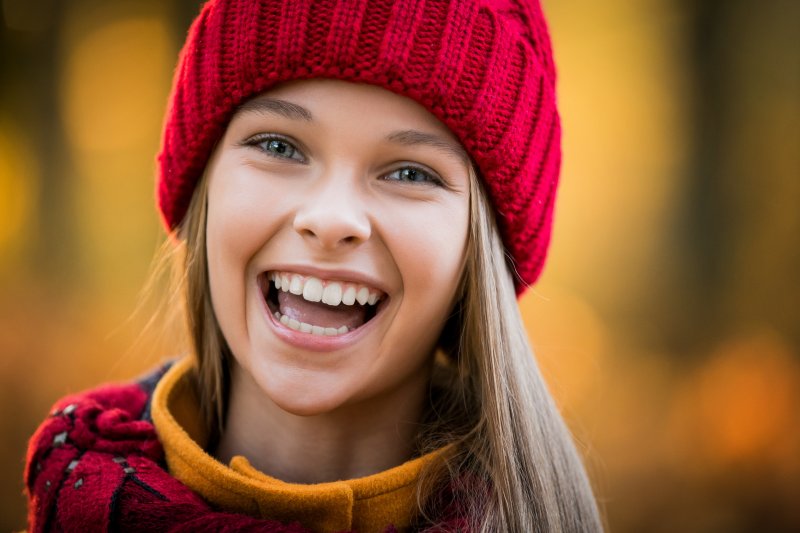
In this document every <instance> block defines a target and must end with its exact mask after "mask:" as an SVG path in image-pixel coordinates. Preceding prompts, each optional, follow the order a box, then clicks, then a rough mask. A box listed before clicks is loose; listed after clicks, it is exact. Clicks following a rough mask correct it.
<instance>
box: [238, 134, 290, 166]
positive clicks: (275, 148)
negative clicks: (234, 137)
mask: <svg viewBox="0 0 800 533" xmlns="http://www.w3.org/2000/svg"><path fill="white" fill-rule="evenodd" d="M245 144H247V145H249V146H253V147H255V148H257V149H259V150H261V151H262V152H264V153H265V154H267V155H269V156H271V157H276V158H278V159H293V160H295V161H305V157H303V154H302V153H301V152H300V150H298V149H297V148H295V146H294V145H293V144H292V143H291V142H289V141H288V140H287V139H284V138H283V137H278V136H275V135H263V134H262V135H256V136H255V137H252V138H250V139H248V140H247V141H246V142H245Z"/></svg>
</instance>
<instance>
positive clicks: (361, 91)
mask: <svg viewBox="0 0 800 533" xmlns="http://www.w3.org/2000/svg"><path fill="white" fill-rule="evenodd" d="M468 164H469V163H468V159H467V156H466V154H465V152H464V151H463V149H462V148H461V146H460V144H459V142H458V141H457V140H456V138H455V137H454V136H453V135H452V134H451V133H450V131H449V130H448V129H447V128H446V127H445V126H444V125H443V124H441V123H440V122H439V121H438V120H437V119H436V118H435V117H434V116H433V115H431V114H430V113H429V112H428V111H426V110H425V109H424V108H423V107H421V106H420V105H419V104H417V103H416V102H414V101H412V100H410V99H407V98H404V97H401V96H398V95H396V94H393V93H390V92H388V91H386V90H383V89H380V88H377V87H373V86H369V85H359V84H352V83H346V82H341V81H333V80H311V81H301V82H293V83H290V84H285V85H282V86H279V87H278V88H276V89H274V90H271V91H269V92H266V93H264V94H262V95H260V96H259V97H257V98H254V99H253V100H250V101H249V102H247V103H246V104H244V105H243V106H242V107H241V108H240V109H239V110H238V111H237V113H236V115H235V116H234V118H233V119H232V120H231V122H230V124H229V126H228V129H227V131H226V133H225V135H224V137H223V138H222V140H221V141H220V143H219V144H218V146H217V148H216V149H215V152H214V154H213V155H212V158H211V160H210V162H209V167H208V169H207V170H208V179H209V180H210V181H209V185H208V186H209V190H208V219H207V249H208V274H209V283H210V289H211V299H212V302H213V307H214V311H215V314H216V317H217V320H218V322H219V325H220V327H221V329H222V333H223V335H224V336H225V339H226V340H227V342H228V345H229V346H230V348H231V351H232V352H233V355H234V358H235V364H234V368H233V369H232V371H233V372H234V378H236V377H237V376H236V373H237V372H242V373H244V376H245V379H247V380H248V381H249V382H251V383H254V384H255V385H256V386H257V390H258V389H260V391H261V392H263V393H264V394H266V396H267V397H268V398H269V399H270V400H271V401H272V402H274V403H275V404H276V405H277V406H279V407H280V408H282V409H284V410H286V411H288V412H291V413H295V414H301V415H310V414H321V413H326V412H331V411H333V410H334V409H336V408H338V407H342V406H345V405H355V404H357V403H358V402H362V401H364V400H368V399H370V398H376V397H378V396H380V395H386V394H389V395H391V394H398V393H399V394H400V395H401V397H402V395H403V391H415V390H416V391H419V390H421V387H424V384H425V382H426V379H427V376H428V372H429V369H430V362H431V360H432V353H433V350H434V348H435V345H436V341H437V339H438V336H439V334H440V331H441V329H442V327H443V325H444V322H445V320H446V318H447V316H448V313H449V312H450V310H451V308H452V305H453V302H454V297H455V294H456V289H457V286H458V283H459V279H460V278H461V274H462V271H463V266H464V260H465V257H464V256H465V249H466V242H467V231H468V224H469V174H468ZM238 377H240V378H241V377H242V376H241V375H240V376H238ZM409 393H413V392H409Z"/></svg>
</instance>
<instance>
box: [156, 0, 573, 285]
mask: <svg viewBox="0 0 800 533" xmlns="http://www.w3.org/2000/svg"><path fill="white" fill-rule="evenodd" d="M308 78H332V79H339V80H346V81H353V82H360V83H369V84H373V85H377V86H380V87H383V88H385V89H388V90H390V91H392V92H395V93H397V94H400V95H404V96H407V97H409V98H412V99H414V100H416V101H417V102H418V103H420V104H421V105H422V106H424V107H425V108H426V109H427V110H428V111H430V112H431V113H432V114H433V115H435V116H436V117H437V118H438V119H439V120H441V121H442V122H443V123H444V124H446V125H447V126H448V127H449V128H450V130H452V131H453V133H454V134H455V135H456V136H457V137H458V139H459V140H460V141H461V143H462V144H463V146H464V148H465V149H466V150H467V152H468V153H469V155H470V157H471V158H472V160H473V162H474V163H475V165H476V167H477V169H478V172H479V174H480V176H481V177H482V179H483V182H484V184H485V188H486V190H487V192H488V194H489V196H490V199H491V202H492V205H493V206H494V208H495V215H496V219H497V222H498V226H499V228H500V231H501V235H502V237H503V242H504V244H505V247H506V249H507V251H508V252H509V255H510V257H511V259H512V260H513V268H514V269H515V271H516V274H517V276H518V277H517V278H515V284H516V287H517V292H518V293H521V292H522V291H523V290H524V288H525V287H526V286H527V285H529V284H532V283H533V282H534V281H535V280H536V279H537V278H538V277H539V274H540V272H541V270H542V267H543V265H544V260H545V256H546V254H547V247H548V244H549V241H550V233H551V224H552V213H553V203H554V200H555V192H556V187H557V183H558V174H559V169H560V165H561V127H560V121H559V117H558V112H557V109H556V96H555V68H554V64H553V57H552V51H551V45H550V38H549V35H548V31H547V26H546V23H545V20H544V17H543V14H542V11H541V7H540V5H539V3H538V2H537V1H535V0H531V1H527V2H525V1H513V0H506V1H499V0H284V1H279V0H211V1H209V2H208V3H207V4H205V6H204V7H203V9H202V11H201V13H200V15H199V16H198V18H197V19H196V20H195V21H194V23H193V25H192V27H191V29H190V30H189V35H188V38H187V40H186V44H185V45H184V48H183V50H182V51H181V56H180V62H179V64H178V68H177V70H176V72H175V78H174V82H173V88H172V93H171V95H170V101H169V107H168V110H167V115H166V119H165V123H164V134H163V140H162V147H161V152H160V154H159V156H158V178H157V195H158V202H159V207H160V209H161V214H162V216H163V220H164V222H165V224H166V226H167V227H168V228H169V229H175V228H176V227H177V226H178V225H179V224H180V222H181V220H182V219H183V217H184V215H185V214H186V210H187V208H188V206H189V202H190V200H191V196H192V193H193V192H194V189H195V186H196V184H197V182H198V180H199V179H200V176H201V175H202V173H203V171H204V168H205V166H206V164H207V162H208V159H209V157H210V155H211V152H212V150H213V148H214V146H215V144H216V143H217V141H218V140H219V139H220V138H221V137H222V135H223V134H224V132H225V129H226V127H227V124H228V122H229V121H230V119H231V117H232V115H233V113H234V112H235V111H236V109H237V107H238V106H239V105H241V104H242V103H244V102H245V101H247V100H248V99H250V98H252V97H254V96H256V95H258V94H260V93H262V92H264V91H266V90H268V89H270V88H271V87H273V86H274V85H276V84H278V83H280V82H284V81H288V80H299V79H308Z"/></svg>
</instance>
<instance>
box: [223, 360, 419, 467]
mask: <svg viewBox="0 0 800 533" xmlns="http://www.w3.org/2000/svg"><path fill="white" fill-rule="evenodd" d="M233 366H234V368H232V372H231V388H230V390H231V395H230V398H229V399H228V410H227V417H226V423H225V430H224V431H223V433H222V435H221V438H220V441H219V445H218V447H217V449H216V451H215V452H214V455H215V456H216V457H217V459H219V460H220V461H222V462H223V463H224V464H228V463H229V462H230V460H231V459H232V458H233V457H234V456H237V455H243V456H245V457H246V458H247V459H248V461H249V462H250V463H251V464H252V465H253V466H254V467H255V468H257V469H258V470H260V471H262V472H264V473H265V474H268V475H270V476H272V477H275V478H277V479H280V480H282V481H285V482H289V483H324V482H329V481H337V480H344V479H354V478H358V477H363V476H367V475H370V474H374V473H377V472H381V471H383V470H386V469H388V468H391V467H394V466H397V465H399V464H402V463H403V462H405V461H406V460H408V459H410V458H411V456H412V454H413V451H414V449H413V441H414V437H415V435H416V434H417V431H418V429H419V426H418V423H419V421H420V419H421V415H422V410H423V405H424V399H425V391H426V390H427V383H428V378H429V376H428V374H429V372H426V373H425V375H424V376H420V378H419V379H416V380H415V382H414V383H413V386H409V385H408V384H405V386H404V387H399V388H398V390H396V391H389V392H387V393H384V394H383V395H381V396H380V397H371V398H369V400H366V401H362V402H358V403H354V404H349V405H345V406H341V407H338V408H336V409H335V410H333V411H328V412H325V413H321V414H316V415H311V416H300V415H295V414H292V413H290V412H287V411H285V410H283V409H281V408H280V407H279V406H278V405H276V404H275V403H274V402H273V401H272V400H271V399H270V398H269V397H268V396H267V394H266V393H265V392H264V391H263V390H261V389H260V388H259V386H258V384H257V383H255V382H254V381H253V380H252V378H251V377H250V375H249V374H248V373H247V372H246V371H243V370H242V369H241V368H238V365H235V364H234V365H233Z"/></svg>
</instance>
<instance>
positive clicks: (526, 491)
mask: <svg viewBox="0 0 800 533" xmlns="http://www.w3.org/2000/svg"><path fill="white" fill-rule="evenodd" d="M554 83H555V70H554V66H553V62H552V55H551V50H550V44H549V37H548V34H547V30H546V26H545V22H544V19H543V16H542V13H541V9H540V7H539V6H538V4H536V3H535V2H533V3H524V2H515V1H509V2H500V1H497V0H494V1H490V0H450V1H445V0H442V1H436V0H429V1H414V0H404V1H369V2H367V1H365V0H360V1H349V0H348V1H341V0H340V1H333V0H330V1H329V0H324V1H315V2H311V1H300V0H291V1H284V2H278V1H266V0H264V1H255V0H212V1H210V2H208V3H207V4H206V5H205V7H204V8H203V10H202V12H201V13H200V16H199V17H198V19H197V20H196V21H195V23H194V25H193V26H192V28H191V30H190V33H189V36H188V40H187V42H186V45H185V47H184V49H183V52H182V55H181V59H180V64H179V67H178V70H177V72H176V76H175V83H174V87H173V91H172V95H171V98H170V105H169V110H168V112H167V118H166V121H165V130H164V138H163V145H162V151H161V154H160V156H159V177H158V197H159V206H160V209H161V213H162V215H163V218H164V221H165V223H166V225H167V227H168V228H169V229H170V230H171V236H172V237H173V240H174V245H175V246H178V247H180V248H181V250H182V252H183V253H182V262H181V265H180V267H181V269H182V270H181V271H182V283H183V294H184V299H185V302H184V303H185V311H186V319H187V324H188V328H189V331H190V338H191V340H192V344H193V345H192V350H191V355H190V356H186V357H185V358H183V359H180V360H178V361H176V362H172V363H168V364H167V365H165V366H164V367H163V368H161V369H160V370H158V371H157V372H155V373H154V374H152V375H151V376H148V377H147V378H144V379H142V380H140V381H139V382H136V383H133V384H130V385H122V386H120V385H116V386H106V387H102V388H98V389H96V390H93V391H90V392H86V393H83V394H79V395H75V396H72V397H69V398H65V399H63V400H62V401H60V402H58V403H57V404H56V408H55V410H54V411H53V413H52V415H51V416H50V418H49V419H48V420H47V421H46V422H45V423H44V424H43V425H42V426H41V427H40V429H39V430H38V431H37V433H36V435H34V437H33V439H32V441H31V445H30V450H29V455H28V465H27V468H26V472H25V477H26V484H27V489H28V494H29V520H30V529H31V530H32V531H45V530H48V531H49V530H65V531H100V530H111V529H122V530H125V529H132V530H142V531H149V530H153V531H238V530H245V531H272V532H275V531H323V532H334V531H359V532H379V531H407V530H425V531H487V532H488V531H515V532H516V531H519V532H528V531H599V530H600V529H601V526H600V520H599V517H598V512H597V509H596V505H595V502H594V498H593V496H592V492H591V489H590V487H589V484H588V482H587V479H586V475H585V473H584V469H583V467H582V465H581V462H580V460H579V458H578V455H577V453H576V452H575V449H574V446H573V444H572V441H571V439H570V437H569V434H568V432H567V431H566V429H565V427H564V424H563V422H562V420H561V418H560V416H559V415H558V413H557V411H556V409H555V408H554V405H553V402H552V400H551V398H550V396H549V395H548V393H547V390H546V388H545V385H544V383H543V381H542V378H541V376H540V374H539V371H538V369H537V367H536V364H535V361H534V358H533V356H532V354H531V350H530V348H529V347H528V345H527V341H526V335H525V331H524V330H523V326H522V322H521V320H520V316H519V311H518V309H517V306H516V301H515V293H516V294H517V295H518V294H520V293H521V292H522V291H523V290H524V289H525V288H526V287H527V286H528V285H529V284H530V283H533V282H534V281H535V280H536V278H537V277H538V275H539V272H540V270H541V268H542V265H543V262H544V258H545V252H546V248H547V244H548V240H549V235H550V220H551V214H552V209H553V201H554V195H555V189H556V182H557V176H558V170H559V165H560V127H559V119H558V115H557V112H556V107H555V93H554Z"/></svg>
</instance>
